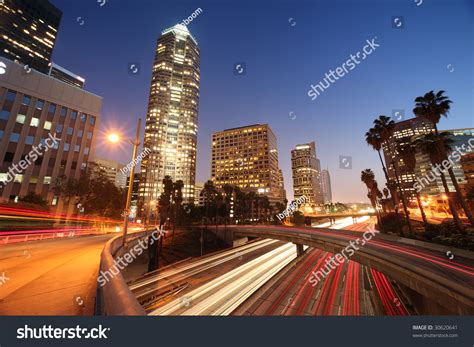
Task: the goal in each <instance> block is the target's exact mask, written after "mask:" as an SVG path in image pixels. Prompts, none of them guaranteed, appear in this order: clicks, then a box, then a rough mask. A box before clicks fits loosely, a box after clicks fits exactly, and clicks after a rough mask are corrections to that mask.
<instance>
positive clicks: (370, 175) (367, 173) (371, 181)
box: [360, 169, 382, 225]
mask: <svg viewBox="0 0 474 347" xmlns="http://www.w3.org/2000/svg"><path fill="white" fill-rule="evenodd" d="M360 180H361V181H362V182H363V183H364V184H365V185H366V186H367V191H368V193H367V197H368V198H369V200H370V203H371V205H372V207H373V209H374V210H375V214H376V216H377V222H378V224H379V225H382V220H381V218H380V215H379V213H378V208H377V195H378V192H379V189H378V186H377V182H376V181H375V174H374V172H373V171H372V170H371V169H365V170H364V171H362V172H361V175H360Z"/></svg>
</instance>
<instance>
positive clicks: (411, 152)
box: [397, 142, 428, 225]
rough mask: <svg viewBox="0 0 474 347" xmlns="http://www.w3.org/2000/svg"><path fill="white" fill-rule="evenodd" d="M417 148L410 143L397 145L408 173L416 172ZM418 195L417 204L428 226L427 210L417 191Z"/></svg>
mask: <svg viewBox="0 0 474 347" xmlns="http://www.w3.org/2000/svg"><path fill="white" fill-rule="evenodd" d="M415 151H416V147H414V146H413V145H411V144H409V143H401V142H398V143H397V152H398V154H399V155H400V157H401V158H402V161H403V166H404V167H405V168H406V170H407V171H408V172H415V167H416V155H415ZM415 194H416V202H417V203H418V208H419V209H420V213H421V218H423V223H425V225H426V224H428V219H426V214H425V210H424V209H423V205H422V203H421V197H420V192H419V191H418V190H416V189H415Z"/></svg>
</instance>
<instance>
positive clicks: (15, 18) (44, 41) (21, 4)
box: [0, 0, 62, 74]
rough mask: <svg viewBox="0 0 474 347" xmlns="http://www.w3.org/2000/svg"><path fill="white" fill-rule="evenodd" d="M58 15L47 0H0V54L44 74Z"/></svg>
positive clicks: (47, 68)
mask: <svg viewBox="0 0 474 347" xmlns="http://www.w3.org/2000/svg"><path fill="white" fill-rule="evenodd" d="M61 17H62V12H61V11H60V10H59V9H57V8H56V7H55V6H54V5H52V4H51V3H50V2H49V1H47V0H4V1H0V37H1V40H0V55H1V56H3V57H5V58H7V59H9V60H13V61H18V62H19V63H21V64H22V65H28V66H29V67H30V68H33V69H35V70H38V71H39V72H42V73H45V74H47V73H48V71H49V69H50V67H49V66H50V62H51V56H52V54H53V48H54V44H55V42H56V36H57V32H58V28H59V23H60V22H61Z"/></svg>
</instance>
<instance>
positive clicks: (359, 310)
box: [232, 221, 408, 315]
mask: <svg viewBox="0 0 474 347" xmlns="http://www.w3.org/2000/svg"><path fill="white" fill-rule="evenodd" d="M370 225H371V221H368V222H367V223H363V222H361V223H358V224H354V225H350V226H346V228H347V229H351V230H357V231H366V230H367V227H368V226H370ZM334 227H335V228H337V226H334ZM332 256H333V254H332V253H329V252H325V251H323V250H320V249H314V248H309V249H308V251H307V252H306V254H305V255H304V256H303V257H301V258H300V259H298V260H297V261H296V262H295V263H294V264H292V265H291V266H288V267H287V268H285V269H283V270H282V272H281V273H280V274H278V275H277V276H275V278H274V279H272V280H270V281H269V282H268V283H267V284H266V285H265V286H263V287H262V288H261V289H260V290H259V291H257V292H255V293H254V294H253V295H252V296H251V297H250V298H249V300H248V301H247V302H245V303H244V304H243V305H241V306H240V307H239V308H237V310H236V311H234V312H233V313H232V314H233V315H406V314H408V311H407V309H406V307H405V303H404V301H406V299H402V296H400V295H399V293H398V291H397V290H396V289H395V288H394V286H393V285H392V283H391V281H390V280H388V279H387V277H386V276H384V275H383V274H381V273H378V272H376V271H375V270H372V271H369V269H368V268H367V267H365V266H363V265H360V264H359V263H357V262H354V261H350V262H345V263H344V264H342V265H341V266H339V267H337V268H336V269H334V270H332V271H331V272H330V273H329V274H327V277H326V278H322V279H321V281H319V282H318V283H317V284H316V285H315V286H313V285H312V283H311V282H310V281H309V278H310V276H311V274H312V272H313V271H318V270H320V269H321V268H323V267H324V265H325V262H326V260H328V259H330V257H332ZM374 275H375V277H374Z"/></svg>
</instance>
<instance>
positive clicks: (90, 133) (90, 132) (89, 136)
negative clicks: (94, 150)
mask: <svg viewBox="0 0 474 347" xmlns="http://www.w3.org/2000/svg"><path fill="white" fill-rule="evenodd" d="M87 138H88V139H89V140H90V139H92V131H88V132H87Z"/></svg>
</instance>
